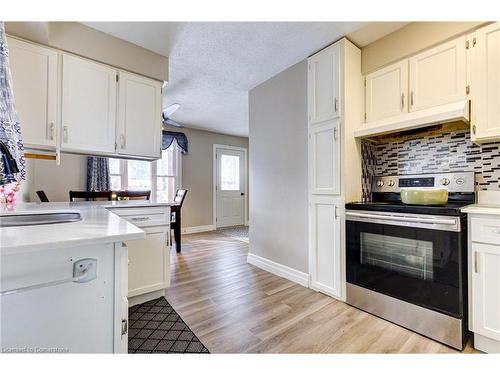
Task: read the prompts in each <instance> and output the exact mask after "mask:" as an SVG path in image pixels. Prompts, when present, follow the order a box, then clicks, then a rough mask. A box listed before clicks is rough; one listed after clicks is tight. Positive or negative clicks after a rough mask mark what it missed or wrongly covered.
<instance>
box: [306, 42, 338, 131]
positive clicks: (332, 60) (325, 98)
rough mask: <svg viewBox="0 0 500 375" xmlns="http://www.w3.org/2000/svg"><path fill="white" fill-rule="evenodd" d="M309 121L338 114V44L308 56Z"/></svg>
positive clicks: (312, 121) (318, 120) (315, 121)
mask: <svg viewBox="0 0 500 375" xmlns="http://www.w3.org/2000/svg"><path fill="white" fill-rule="evenodd" d="M308 70H309V74H308V86H309V95H308V96H309V123H311V124H315V123H318V122H321V121H326V120H330V119H332V118H335V117H339V116H340V44H334V45H333V46H330V47H328V48H326V49H325V50H323V51H320V52H318V53H317V54H315V55H314V56H312V57H310V58H309V68H308Z"/></svg>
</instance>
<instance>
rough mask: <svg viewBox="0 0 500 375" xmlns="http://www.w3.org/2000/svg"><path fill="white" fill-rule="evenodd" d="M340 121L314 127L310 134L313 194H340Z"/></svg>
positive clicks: (311, 187) (310, 188)
mask: <svg viewBox="0 0 500 375" xmlns="http://www.w3.org/2000/svg"><path fill="white" fill-rule="evenodd" d="M339 125H340V120H339V119H335V120H333V121H332V122H329V123H327V124H322V125H318V126H314V127H312V128H311V129H310V132H309V142H310V146H309V153H310V156H309V162H310V168H309V170H310V183H309V190H310V193H312V194H340V146H339V145H340V142H339V140H340V126H339Z"/></svg>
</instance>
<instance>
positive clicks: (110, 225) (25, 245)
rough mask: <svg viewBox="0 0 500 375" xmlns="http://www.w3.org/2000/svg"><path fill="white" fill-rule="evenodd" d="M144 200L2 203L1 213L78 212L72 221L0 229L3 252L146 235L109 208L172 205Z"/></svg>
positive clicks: (61, 246)
mask: <svg viewBox="0 0 500 375" xmlns="http://www.w3.org/2000/svg"><path fill="white" fill-rule="evenodd" d="M173 205H175V203H174V204H170V203H157V202H153V201H145V200H131V201H95V202H73V203H70V202H54V203H52V202H50V203H20V204H18V205H16V206H15V208H14V209H8V208H7V207H5V206H1V205H0V216H5V215H19V214H26V213H44V212H46V213H50V212H61V211H64V212H79V213H80V215H81V217H82V220H81V221H77V222H72V223H60V224H46V225H30V226H18V227H6V228H0V252H1V254H2V255H7V254H12V253H23V252H31V251H41V250H45V249H47V248H52V249H54V248H65V247H71V246H80V245H91V244H96V243H109V242H119V241H127V240H134V239H141V238H144V236H145V234H144V231H142V230H141V229H139V228H138V227H136V226H135V225H133V224H131V223H129V222H128V221H126V220H124V219H122V218H120V217H119V216H118V215H115V214H114V213H112V212H110V211H109V210H107V208H111V207H159V206H165V207H167V206H173Z"/></svg>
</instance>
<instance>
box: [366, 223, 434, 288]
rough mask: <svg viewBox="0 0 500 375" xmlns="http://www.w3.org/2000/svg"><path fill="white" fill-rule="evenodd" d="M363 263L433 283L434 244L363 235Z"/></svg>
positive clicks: (374, 234) (409, 239)
mask: <svg viewBox="0 0 500 375" xmlns="http://www.w3.org/2000/svg"><path fill="white" fill-rule="evenodd" d="M360 252H361V254H360V259H361V264H369V265H372V266H377V267H381V268H385V269H388V270H390V271H392V272H397V273H399V274H402V275H408V276H411V277H415V278H418V279H422V280H433V278H434V271H433V264H432V263H433V262H432V259H433V255H432V254H433V244H432V242H431V241H423V240H417V239H412V238H400V237H394V236H387V235H383V234H377V233H366V232H363V233H361V241H360Z"/></svg>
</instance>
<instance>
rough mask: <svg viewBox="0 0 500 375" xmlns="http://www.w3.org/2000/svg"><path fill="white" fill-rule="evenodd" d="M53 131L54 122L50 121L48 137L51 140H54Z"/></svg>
mask: <svg viewBox="0 0 500 375" xmlns="http://www.w3.org/2000/svg"><path fill="white" fill-rule="evenodd" d="M54 132H55V126H54V123H53V122H51V123H50V125H49V134H50V135H49V137H50V140H51V141H53V140H54V134H55V133H54Z"/></svg>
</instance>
